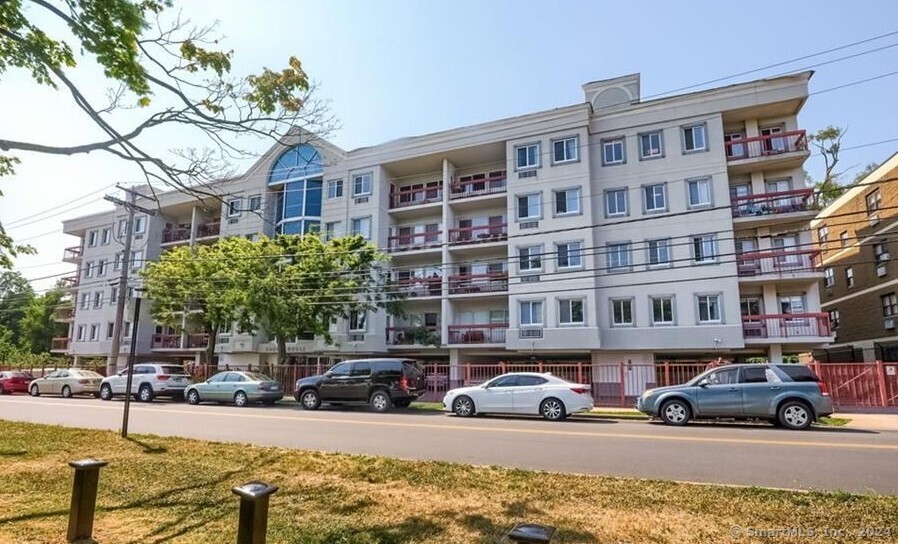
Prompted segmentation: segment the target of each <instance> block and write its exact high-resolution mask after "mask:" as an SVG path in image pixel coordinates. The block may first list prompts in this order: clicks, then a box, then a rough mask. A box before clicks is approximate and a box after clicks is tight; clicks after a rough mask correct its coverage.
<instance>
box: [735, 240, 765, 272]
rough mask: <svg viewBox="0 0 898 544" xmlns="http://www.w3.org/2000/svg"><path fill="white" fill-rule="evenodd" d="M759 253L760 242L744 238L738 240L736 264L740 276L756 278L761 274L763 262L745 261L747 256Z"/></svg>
mask: <svg viewBox="0 0 898 544" xmlns="http://www.w3.org/2000/svg"><path fill="white" fill-rule="evenodd" d="M756 251H758V241H757V240H755V239H754V238H742V239H739V240H736V262H737V266H738V270H739V274H740V275H743V276H754V275H755V274H759V273H760V272H761V261H759V260H758V259H745V258H744V256H745V255H746V254H751V253H754V252H756Z"/></svg>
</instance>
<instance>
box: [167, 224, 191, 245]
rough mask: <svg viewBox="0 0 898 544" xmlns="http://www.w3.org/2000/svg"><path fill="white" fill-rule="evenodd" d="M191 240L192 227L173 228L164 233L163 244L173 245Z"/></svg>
mask: <svg viewBox="0 0 898 544" xmlns="http://www.w3.org/2000/svg"><path fill="white" fill-rule="evenodd" d="M185 240H190V227H171V228H167V229H165V230H163V231H162V243H163V244H171V243H174V242H183V241H185Z"/></svg>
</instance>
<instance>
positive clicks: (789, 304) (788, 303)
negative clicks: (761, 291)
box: [779, 295, 805, 315]
mask: <svg viewBox="0 0 898 544" xmlns="http://www.w3.org/2000/svg"><path fill="white" fill-rule="evenodd" d="M779 301H780V313H781V314H793V315H794V314H803V313H804V309H805V305H804V295H782V296H780V297H779Z"/></svg>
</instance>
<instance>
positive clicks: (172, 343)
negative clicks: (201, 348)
mask: <svg viewBox="0 0 898 544" xmlns="http://www.w3.org/2000/svg"><path fill="white" fill-rule="evenodd" d="M152 346H153V349H181V335H180V334H154V335H153V343H152Z"/></svg>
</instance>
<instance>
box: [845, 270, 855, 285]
mask: <svg viewBox="0 0 898 544" xmlns="http://www.w3.org/2000/svg"><path fill="white" fill-rule="evenodd" d="M845 285H846V286H848V288H849V289H851V288H852V287H854V267H851V266H847V267H845Z"/></svg>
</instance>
